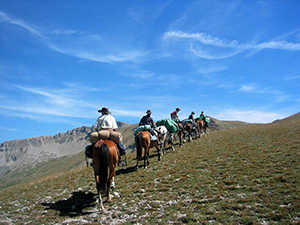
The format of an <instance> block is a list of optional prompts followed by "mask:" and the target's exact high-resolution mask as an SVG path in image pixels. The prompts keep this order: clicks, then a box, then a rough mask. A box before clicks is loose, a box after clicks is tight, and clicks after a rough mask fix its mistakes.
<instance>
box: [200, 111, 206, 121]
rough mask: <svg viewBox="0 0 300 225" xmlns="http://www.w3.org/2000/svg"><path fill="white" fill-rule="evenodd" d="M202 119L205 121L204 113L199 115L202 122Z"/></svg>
mask: <svg viewBox="0 0 300 225" xmlns="http://www.w3.org/2000/svg"><path fill="white" fill-rule="evenodd" d="M204 119H205V116H204V112H203V111H202V112H201V114H200V120H203V121H204Z"/></svg>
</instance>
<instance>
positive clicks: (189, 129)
mask: <svg viewBox="0 0 300 225" xmlns="http://www.w3.org/2000/svg"><path fill="white" fill-rule="evenodd" d="M184 130H185V131H186V135H187V136H188V141H192V140H193V138H192V136H193V131H194V128H193V124H192V123H191V122H186V123H184Z"/></svg>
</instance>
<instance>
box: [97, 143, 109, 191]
mask: <svg viewBox="0 0 300 225" xmlns="http://www.w3.org/2000/svg"><path fill="white" fill-rule="evenodd" d="M108 162H109V149H108V146H107V145H106V144H103V145H102V146H101V148H100V165H99V167H100V168H99V169H100V170H99V171H100V174H99V183H100V188H106V185H107V181H108Z"/></svg>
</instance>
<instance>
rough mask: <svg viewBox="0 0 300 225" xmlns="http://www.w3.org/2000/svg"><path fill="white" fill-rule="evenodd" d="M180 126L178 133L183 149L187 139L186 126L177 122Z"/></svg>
mask: <svg viewBox="0 0 300 225" xmlns="http://www.w3.org/2000/svg"><path fill="white" fill-rule="evenodd" d="M176 123H177V126H178V130H177V132H176V134H177V136H178V138H179V146H180V147H181V146H182V145H183V142H184V137H185V129H184V126H183V124H182V123H181V122H176Z"/></svg>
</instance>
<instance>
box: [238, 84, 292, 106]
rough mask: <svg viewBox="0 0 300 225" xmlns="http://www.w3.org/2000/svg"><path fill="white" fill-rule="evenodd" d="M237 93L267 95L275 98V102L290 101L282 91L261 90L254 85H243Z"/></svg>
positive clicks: (268, 88)
mask: <svg viewBox="0 0 300 225" xmlns="http://www.w3.org/2000/svg"><path fill="white" fill-rule="evenodd" d="M238 91H240V92H245V93H252V94H269V95H272V96H274V97H275V101H276V102H285V101H288V100H290V99H291V97H290V96H289V95H286V94H284V93H283V92H282V91H279V90H277V89H274V88H271V87H267V88H262V87H259V86H258V85H255V84H244V85H242V86H241V87H240V88H239V89H238Z"/></svg>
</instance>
